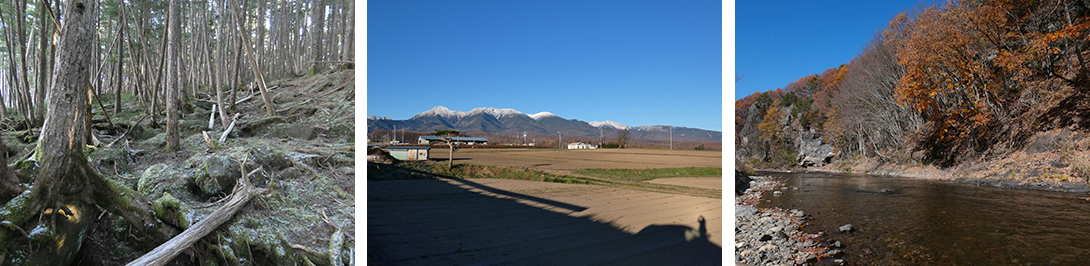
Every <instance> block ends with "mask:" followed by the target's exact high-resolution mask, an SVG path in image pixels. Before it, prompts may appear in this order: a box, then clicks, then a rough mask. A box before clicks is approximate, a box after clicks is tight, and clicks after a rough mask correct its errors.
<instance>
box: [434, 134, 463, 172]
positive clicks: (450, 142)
mask: <svg viewBox="0 0 1090 266" xmlns="http://www.w3.org/2000/svg"><path fill="white" fill-rule="evenodd" d="M433 135H435V136H439V137H440V138H442V140H443V142H445V143H447V147H450V157H448V158H447V169H451V168H454V136H458V131H456V130H436V131H435V133H434V134H433Z"/></svg>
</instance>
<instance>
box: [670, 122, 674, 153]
mask: <svg viewBox="0 0 1090 266" xmlns="http://www.w3.org/2000/svg"><path fill="white" fill-rule="evenodd" d="M670 149H671V150H673V149H674V125H670Z"/></svg>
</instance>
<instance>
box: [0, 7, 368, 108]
mask: <svg viewBox="0 0 1090 266" xmlns="http://www.w3.org/2000/svg"><path fill="white" fill-rule="evenodd" d="M64 2H65V1H59V0H12V1H3V2H0V36H2V37H0V77H2V78H0V95H2V96H3V99H2V102H3V104H4V106H6V107H8V108H0V119H2V120H3V121H4V125H5V126H6V127H8V128H20V129H25V128H28V127H31V128H33V127H38V126H41V123H42V121H43V118H42V117H43V115H44V113H45V104H44V102H45V96H46V94H47V92H46V91H47V90H48V88H49V84H50V82H51V79H50V78H51V77H52V73H51V71H52V68H53V65H54V62H55V58H54V56H55V53H56V49H57V45H56V42H57V41H58V40H59V39H60V38H61V34H63V33H59V32H58V31H57V29H58V28H59V27H60V25H61V23H63V19H64V18H62V17H60V15H61V14H62V12H61V11H62V9H63V8H65V7H64ZM171 3H173V2H171V1H148V0H128V1H126V0H101V1H99V4H98V5H97V6H96V7H97V8H96V9H95V10H92V12H94V13H96V14H97V17H98V20H97V21H96V24H95V27H94V28H95V29H96V34H94V35H93V38H94V40H95V44H96V45H94V50H95V52H94V54H95V56H94V59H95V60H96V61H95V62H94V63H93V65H94V66H96V67H94V68H93V69H92V70H91V71H92V76H93V77H92V83H91V84H92V87H93V92H94V96H93V97H94V98H98V97H111V98H115V99H116V100H117V102H120V101H121V97H122V94H132V95H134V96H135V97H134V99H133V100H136V101H139V102H140V106H141V107H142V108H143V109H144V111H145V112H146V113H148V114H151V115H152V119H153V120H156V121H158V119H160V118H161V117H162V116H160V115H164V114H165V112H166V111H167V110H166V109H165V108H164V107H165V106H166V104H164V103H167V101H164V99H165V96H166V95H171V94H176V95H177V96H176V97H177V100H178V101H179V102H180V103H181V104H180V106H184V105H187V104H190V102H191V101H192V100H195V99H201V100H211V101H216V100H215V98H216V97H219V98H221V101H222V102H224V103H226V107H227V108H224V109H223V111H222V113H223V114H224V115H222V117H224V119H222V120H221V121H219V122H220V123H221V124H223V125H222V127H226V126H228V125H227V124H228V123H230V121H229V120H228V118H229V117H230V116H229V115H226V114H228V113H230V112H231V111H232V110H233V108H234V104H233V103H234V102H235V101H237V100H238V99H239V98H241V97H245V96H247V95H249V92H250V91H251V90H257V89H258V88H257V87H260V85H261V84H256V83H255V82H257V81H260V80H261V79H264V80H266V81H268V80H276V79H281V78H285V77H292V76H301V75H304V74H308V73H316V72H320V71H322V70H326V69H331V68H333V67H335V66H336V65H338V64H341V63H343V62H348V61H352V59H353V51H352V46H353V34H352V31H353V23H354V9H355V6H354V5H355V1H350V0H308V1H268V0H209V1H178V2H177V4H176V5H177V10H178V13H177V14H178V16H179V17H178V18H177V19H176V20H172V19H168V13H169V12H168V11H169V9H170V5H171ZM168 21H176V22H178V25H177V27H178V34H177V35H171V36H177V40H176V41H175V42H168V40H169V39H170V38H168V25H167V24H168V23H167V22H168ZM169 43H176V46H177V48H174V47H169V46H168V44H169ZM172 48H174V49H173V50H171V49H172ZM164 51H174V52H175V53H177V54H178V55H177V56H176V57H168V55H169V54H170V53H165V52H164ZM168 58H169V59H168ZM167 63H170V64H167ZM175 64H176V65H175ZM255 66H256V68H257V69H258V71H254V68H255ZM257 74H260V75H261V79H259V78H258V75H257ZM173 82H176V83H173ZM217 89H220V90H217ZM175 91H176V92H177V93H172V92H175ZM239 91H242V92H246V93H244V94H241V95H240V93H239ZM120 108H121V105H115V106H113V108H112V109H113V110H112V112H114V113H116V112H120V111H121V110H120ZM95 109H96V111H100V110H99V106H97V104H96V106H95ZM269 111H271V110H269ZM270 115H271V114H270Z"/></svg>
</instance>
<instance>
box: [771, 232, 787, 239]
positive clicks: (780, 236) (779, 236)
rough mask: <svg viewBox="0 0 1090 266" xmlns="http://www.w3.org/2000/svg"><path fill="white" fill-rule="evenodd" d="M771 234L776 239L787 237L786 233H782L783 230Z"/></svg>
mask: <svg viewBox="0 0 1090 266" xmlns="http://www.w3.org/2000/svg"><path fill="white" fill-rule="evenodd" d="M773 235H775V236H776V238H777V239H788V238H787V234H785V233H783V231H779V232H776V233H775V234H773Z"/></svg>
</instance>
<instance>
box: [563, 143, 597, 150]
mask: <svg viewBox="0 0 1090 266" xmlns="http://www.w3.org/2000/svg"><path fill="white" fill-rule="evenodd" d="M597 148H598V146H595V145H590V144H587V143H582V142H572V143H568V149H569V150H593V149H597Z"/></svg>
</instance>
